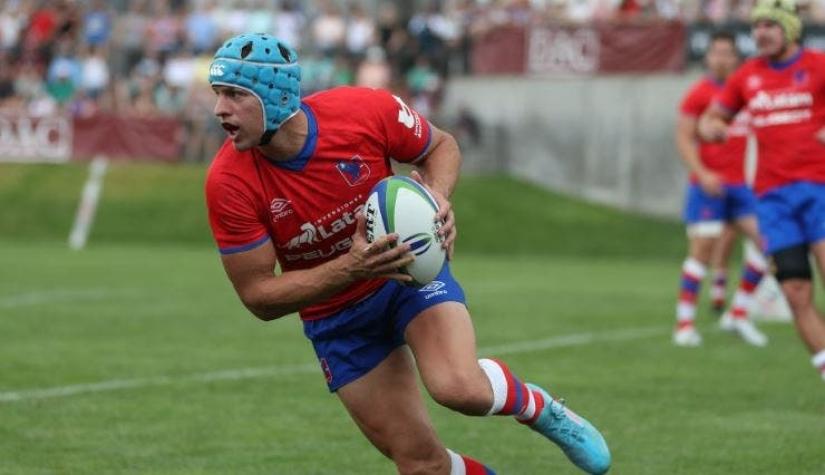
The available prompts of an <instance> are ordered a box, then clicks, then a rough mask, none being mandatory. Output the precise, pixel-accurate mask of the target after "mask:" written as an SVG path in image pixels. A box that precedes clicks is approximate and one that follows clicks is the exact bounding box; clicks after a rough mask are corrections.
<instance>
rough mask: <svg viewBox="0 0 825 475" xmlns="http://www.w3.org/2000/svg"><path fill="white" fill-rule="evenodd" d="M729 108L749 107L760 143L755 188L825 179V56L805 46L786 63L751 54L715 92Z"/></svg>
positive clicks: (760, 191)
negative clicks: (822, 134) (823, 138)
mask: <svg viewBox="0 0 825 475" xmlns="http://www.w3.org/2000/svg"><path fill="white" fill-rule="evenodd" d="M717 100H718V101H719V104H720V105H722V106H723V107H725V108H726V109H728V110H731V111H738V110H740V109H747V111H748V112H749V113H750V116H751V127H752V128H753V131H754V133H755V135H756V139H757V143H758V152H759V153H758V156H759V158H758V167H757V170H756V183H755V185H754V188H755V189H756V191H757V193H764V192H766V191H769V190H771V189H773V188H776V187H779V186H782V185H786V184H788V183H792V182H795V181H813V182H818V183H825V144H822V143H821V142H820V141H819V140H817V139H816V133H817V132H818V131H819V130H820V129H822V128H823V126H825V55H823V54H822V53H817V52H813V51H810V50H807V49H800V51H799V54H797V55H796V56H794V57H793V58H791V59H789V60H788V61H786V62H784V63H774V62H771V61H769V60H768V59H766V58H754V59H751V60H749V61H748V62H746V63H745V64H743V65H742V67H740V68H739V69H738V70H737V71H736V72H735V73H734V74H733V76H732V77H731V78H730V79H729V80H728V81H727V83H726V84H725V88H724V90H723V91H722V93H721V94H720V95H719V96H718V97H717Z"/></svg>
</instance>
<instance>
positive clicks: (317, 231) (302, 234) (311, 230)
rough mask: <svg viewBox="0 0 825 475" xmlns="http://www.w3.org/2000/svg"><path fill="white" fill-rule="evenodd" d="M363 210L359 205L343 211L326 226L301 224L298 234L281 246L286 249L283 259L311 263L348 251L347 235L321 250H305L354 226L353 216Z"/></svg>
mask: <svg viewBox="0 0 825 475" xmlns="http://www.w3.org/2000/svg"><path fill="white" fill-rule="evenodd" d="M363 208H364V205H363V204H361V205H358V206H357V207H356V208H355V209H354V210H352V211H344V212H343V213H342V214H341V217H340V218H338V219H336V220H334V221H332V222H331V223H329V224H326V225H321V224H313V223H310V222H306V223H304V224H302V225H301V226H300V228H299V232H298V234H297V235H295V236H293V237H291V238H290V239H289V240H288V241H287V242H286V245H282V246H281V247H286V251H287V252H286V253H285V254H284V258H285V259H286V260H287V261H290V262H291V261H298V260H305V261H312V260H315V259H322V258H326V257H329V256H332V255H333V254H335V253H337V252H340V251H346V250H348V249H349V248H350V247H352V236H349V235H347V236H345V237H344V238H343V239H340V240H338V241H336V242H334V243H333V244H330V245H328V246H324V247H323V248H319V249H312V250H305V249H306V248H308V247H311V246H312V245H313V244H317V243H319V242H322V241H326V240H327V239H332V238H334V237H336V235H337V234H339V233H341V232H342V231H344V230H346V229H347V228H349V227H351V225H353V224H355V215H356V214H357V213H358V212H359V211H361V210H362V209H363ZM290 251H292V252H290Z"/></svg>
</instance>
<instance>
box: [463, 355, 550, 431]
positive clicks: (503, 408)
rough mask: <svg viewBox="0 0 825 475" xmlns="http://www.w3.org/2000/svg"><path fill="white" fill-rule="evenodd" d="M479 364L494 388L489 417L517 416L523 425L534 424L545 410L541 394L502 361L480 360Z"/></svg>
mask: <svg viewBox="0 0 825 475" xmlns="http://www.w3.org/2000/svg"><path fill="white" fill-rule="evenodd" d="M478 364H479V365H480V366H481V369H482V370H484V374H486V375H487V379H488V380H489V381H490V386H491V387H492V388H493V405H492V407H491V408H490V410H489V411H488V412H487V415H504V416H515V417H516V419H517V420H518V421H519V422H521V423H523V424H528V425H530V424H532V423H533V422H535V420H536V419H538V417H539V414H541V411H542V409H544V404H545V401H544V398H543V397H542V395H541V393H538V392H535V391H531V390H530V389H529V388H528V387H527V385H525V384H524V383H522V382H521V380H520V379H518V378H517V377H516V376H515V375H513V373H512V372H511V371H510V368H508V367H507V365H506V364H504V363H503V362H501V361H498V360H494V359H486V358H485V359H480V360H478Z"/></svg>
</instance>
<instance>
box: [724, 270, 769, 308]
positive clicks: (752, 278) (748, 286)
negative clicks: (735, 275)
mask: <svg viewBox="0 0 825 475" xmlns="http://www.w3.org/2000/svg"><path fill="white" fill-rule="evenodd" d="M764 275H765V263H764V261H762V260H761V259H748V260H747V261H746V262H745V266H744V268H743V269H742V280H740V281H739V288H738V289H737V290H736V294H735V295H734V296H733V306H732V308H731V316H732V317H733V318H735V319H743V320H744V319H747V318H748V309H749V308H750V304H751V298H752V297H753V292H754V291H755V290H756V287H758V286H759V282H760V281H762V276H764Z"/></svg>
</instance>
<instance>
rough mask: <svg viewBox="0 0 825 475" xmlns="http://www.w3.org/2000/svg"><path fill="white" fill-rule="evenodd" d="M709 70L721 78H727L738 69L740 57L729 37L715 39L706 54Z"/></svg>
mask: <svg viewBox="0 0 825 475" xmlns="http://www.w3.org/2000/svg"><path fill="white" fill-rule="evenodd" d="M705 61H706V62H707V66H708V71H710V73H711V74H712V75H713V76H714V77H716V78H719V79H725V78H727V77H728V76H730V75H731V73H733V71H735V70H736V66H738V65H739V57H738V56H737V54H736V47H735V46H734V44H733V43H732V42H731V41H728V40H727V39H718V40H716V41H713V42H712V43H711V44H710V47H709V48H708V52H707V54H706V55H705Z"/></svg>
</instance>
